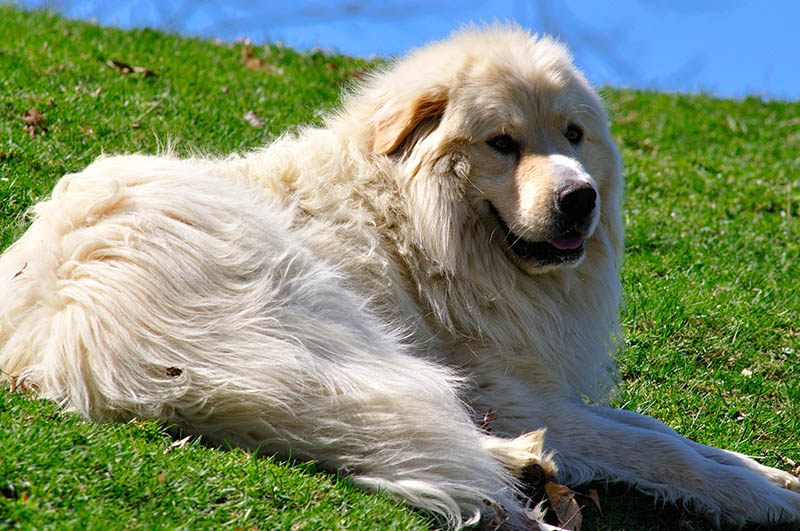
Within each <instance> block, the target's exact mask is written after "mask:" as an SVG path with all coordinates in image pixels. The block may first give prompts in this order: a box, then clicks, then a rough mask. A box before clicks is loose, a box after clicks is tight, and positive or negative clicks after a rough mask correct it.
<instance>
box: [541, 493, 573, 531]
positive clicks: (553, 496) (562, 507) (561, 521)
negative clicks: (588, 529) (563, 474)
mask: <svg viewBox="0 0 800 531" xmlns="http://www.w3.org/2000/svg"><path fill="white" fill-rule="evenodd" d="M544 490H545V492H546V493H547V499H548V500H549V501H550V507H552V508H553V511H554V512H555V513H556V517H557V518H558V525H559V526H561V528H562V529H567V530H570V531H580V528H581V524H582V523H583V517H582V516H581V507H580V506H579V505H578V502H577V501H575V492H573V491H572V490H571V489H570V488H569V487H567V486H565V485H559V484H558V483H553V482H552V481H548V482H547V483H546V484H545V486H544Z"/></svg>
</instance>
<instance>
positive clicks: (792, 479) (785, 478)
mask: <svg viewBox="0 0 800 531" xmlns="http://www.w3.org/2000/svg"><path fill="white" fill-rule="evenodd" d="M758 471H759V472H760V473H761V475H762V476H764V477H765V478H767V479H768V480H769V481H770V483H772V484H773V485H775V486H776V487H780V488H782V489H787V490H791V491H792V492H800V478H797V477H796V476H795V475H794V474H791V473H789V472H784V471H783V470H778V469H777V468H769V467H763V468H761V469H759V470H758Z"/></svg>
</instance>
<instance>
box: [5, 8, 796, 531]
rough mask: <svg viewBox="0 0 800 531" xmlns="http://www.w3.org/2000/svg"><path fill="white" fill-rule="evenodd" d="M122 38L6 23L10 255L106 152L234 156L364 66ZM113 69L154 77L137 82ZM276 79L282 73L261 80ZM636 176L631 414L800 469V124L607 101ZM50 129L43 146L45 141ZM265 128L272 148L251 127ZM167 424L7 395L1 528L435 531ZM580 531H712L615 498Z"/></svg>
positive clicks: (63, 25) (80, 26)
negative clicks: (175, 443) (76, 174)
mask: <svg viewBox="0 0 800 531" xmlns="http://www.w3.org/2000/svg"><path fill="white" fill-rule="evenodd" d="M253 52H254V54H255V56H256V57H257V58H259V59H261V60H262V62H263V65H264V66H263V68H261V69H256V70H254V69H248V68H245V67H243V65H242V60H241V47H240V46H238V45H232V44H214V43H211V42H207V41H202V40H196V39H187V38H181V37H176V36H172V35H165V34H162V33H159V32H156V31H151V30H138V31H119V30H115V29H108V28H98V27H96V26H92V25H89V24H85V23H80V22H73V21H67V20H65V19H63V18H59V17H56V16H53V15H49V14H44V13H23V12H21V11H19V10H16V9H14V8H12V7H9V6H8V5H2V4H0V248H2V247H5V246H6V245H8V244H9V243H10V242H11V241H12V240H13V239H14V237H15V236H16V235H18V234H19V232H20V231H21V230H22V224H21V221H20V216H21V213H22V212H23V211H24V210H25V209H26V208H27V207H28V206H30V205H31V204H32V203H33V202H34V201H35V200H36V199H37V198H41V197H42V196H44V195H45V194H47V192H48V191H49V190H50V189H51V187H52V186H53V184H54V182H55V180H56V179H58V178H59V177H61V176H62V175H64V174H65V173H69V172H72V171H77V170H80V169H81V168H83V167H84V166H86V165H87V164H88V163H89V162H90V161H91V160H92V159H93V158H94V157H96V156H97V155H99V154H100V153H102V152H131V151H144V152H156V151H158V150H159V149H161V148H163V145H164V143H168V142H171V143H174V145H175V149H176V150H177V151H178V152H179V153H187V152H189V151H201V152H207V153H208V152H210V153H226V152H229V151H235V150H239V151H241V150H246V149H249V148H253V147H256V146H259V145H262V144H264V143H266V142H268V141H269V140H270V138H272V137H273V136H274V135H275V134H278V133H280V132H281V131H284V130H286V129H287V128H291V127H292V126H294V125H296V124H300V123H304V122H313V121H315V120H316V119H318V117H319V116H320V111H321V110H322V109H326V108H330V107H331V106H333V105H335V103H336V99H337V95H338V94H339V92H340V90H341V87H342V85H343V84H346V83H349V82H350V81H351V80H352V79H353V77H354V76H358V73H359V72H360V71H361V70H362V69H364V68H368V67H369V65H368V64H367V63H366V62H365V61H362V60H357V59H352V58H345V57H339V56H327V55H323V54H319V53H298V52H294V51H292V50H289V49H286V48H281V47H274V46H272V47H258V48H256V49H254V50H253ZM107 60H117V61H123V62H125V63H128V64H130V65H134V66H143V67H146V68H148V69H150V70H152V71H155V72H157V73H158V75H157V76H150V77H143V76H142V75H141V74H136V73H132V74H123V73H121V72H120V71H119V70H116V69H113V68H111V67H109V66H107V65H106V61H107ZM267 64H268V65H269V66H266V65H267ZM604 96H605V98H606V100H607V102H608V106H609V109H610V112H611V115H612V117H613V119H614V122H615V125H614V129H613V132H614V135H615V137H616V138H617V140H618V143H619V145H620V147H621V149H622V152H623V155H624V157H625V162H626V178H627V183H628V184H627V204H626V220H625V221H626V227H627V248H628V254H627V258H626V263H625V268H624V271H623V277H624V285H625V292H626V308H625V309H624V311H623V325H624V329H625V334H626V336H627V339H628V344H629V347H628V349H627V350H626V351H625V352H623V353H622V355H621V357H620V373H621V376H622V384H621V388H620V391H619V392H618V393H617V395H616V396H615V398H614V402H615V404H616V405H618V406H623V407H626V408H630V409H634V410H637V411H641V412H643V413H646V414H648V415H652V416H654V417H656V418H658V419H660V420H662V421H664V422H666V423H667V424H669V425H671V426H673V427H674V428H676V429H677V430H678V431H679V432H681V433H682V434H683V435H685V436H687V437H690V438H692V439H695V440H698V441H701V442H704V443H708V444H712V445H718V446H723V447H726V448H730V449H733V450H737V451H740V452H744V453H748V454H752V455H756V456H759V459H760V460H761V461H762V462H763V463H765V464H768V465H771V466H779V467H781V468H785V469H791V466H790V465H789V464H788V463H787V461H786V459H795V460H798V461H800V367H798V363H799V360H800V357H798V353H799V352H800V315H798V314H799V313H800V256H798V255H800V243H798V240H800V206H799V205H800V105H797V104H787V103H777V102H763V101H761V100H758V99H748V100H744V101H723V100H715V99H713V98H709V97H706V96H681V95H669V94H658V93H648V92H633V91H619V90H610V89H608V90H605V91H604ZM32 108H36V109H38V110H39V112H40V113H41V114H42V115H43V116H44V118H45V123H44V126H45V127H46V128H47V132H46V133H45V134H42V132H41V130H38V129H37V131H36V134H35V135H34V136H30V135H29V134H28V133H27V132H26V131H25V130H24V126H25V125H26V123H25V122H24V120H23V115H24V114H25V112H26V111H27V110H29V109H32ZM251 110H252V111H254V112H256V113H257V114H258V115H260V116H262V117H264V118H265V119H266V126H265V127H264V128H262V129H258V128H254V127H252V126H250V125H248V124H247V123H246V122H245V120H244V115H245V114H246V113H247V112H248V111H251ZM171 443H172V440H171V439H170V438H169V437H168V436H167V435H165V434H164V432H163V431H162V429H161V428H160V427H159V426H158V425H156V424H153V423H150V422H141V423H133V424H128V425H124V426H109V425H101V426H98V425H94V424H90V423H85V422H83V421H81V420H80V419H78V418H77V417H75V416H74V415H71V414H66V413H61V412H58V411H57V410H56V408H55V407H54V406H53V405H51V404H48V403H44V402H40V401H36V400H33V399H31V398H30V397H28V396H26V395H22V394H18V393H10V392H9V391H8V390H6V389H4V388H3V389H0V528H1V527H5V526H8V527H14V526H18V527H22V528H47V527H58V528H61V527H67V528H85V527H90V528H106V527H112V528H124V527H136V528H139V527H150V528H162V527H169V528H171V527H186V528H210V527H214V528H216V527H228V528H232V529H247V528H250V527H258V528H264V529H274V528H278V529H304V528H305V529H322V528H337V527H338V528H348V529H349V528H364V529H371V528H383V529H393V528H399V529H406V528H420V529H424V528H426V527H429V526H430V521H429V520H426V519H425V517H424V515H420V514H418V513H415V512H413V511H411V510H408V509H406V508H403V507H402V506H400V505H398V504H396V503H394V502H392V501H391V500H387V499H385V498H383V497H381V496H369V495H366V494H364V493H361V492H360V491H358V490H356V489H353V488H352V487H351V486H350V485H349V484H348V483H347V481H345V480H339V479H337V478H334V477H330V476H326V475H323V474H318V473H316V474H315V473H312V471H311V470H310V469H309V467H308V466H303V465H295V466H288V465H285V464H280V463H275V462H273V461H271V460H269V459H262V458H254V457H253V456H252V455H250V454H248V453H244V452H241V451H225V450H218V449H213V448H207V447H205V446H203V445H202V444H198V443H197V442H196V441H194V442H190V443H189V444H187V445H186V446H184V447H183V448H174V449H172V450H171V451H168V452H167V453H164V452H165V450H166V449H167V448H169V447H170V445H171ZM600 499H601V504H603V506H604V515H602V516H600V515H598V514H596V513H592V512H591V511H588V510H587V511H586V513H587V514H586V515H585V521H584V529H598V530H609V531H610V530H632V531H639V530H657V529H658V530H667V529H677V528H678V527H679V526H680V528H681V529H707V528H708V526H707V525H706V524H705V523H704V522H703V521H702V520H699V519H697V518H694V517H692V516H690V515H687V514H686V513H684V512H683V511H682V510H680V509H678V508H675V507H661V506H654V504H653V502H652V500H651V499H649V498H646V497H643V496H639V495H635V494H632V493H630V492H629V491H628V490H627V489H626V488H623V487H618V486H612V487H610V488H609V489H605V487H601V492H600Z"/></svg>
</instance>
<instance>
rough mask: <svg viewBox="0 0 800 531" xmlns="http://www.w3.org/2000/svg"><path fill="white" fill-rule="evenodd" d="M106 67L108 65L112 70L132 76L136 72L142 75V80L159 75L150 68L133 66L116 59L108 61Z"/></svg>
mask: <svg viewBox="0 0 800 531" xmlns="http://www.w3.org/2000/svg"><path fill="white" fill-rule="evenodd" d="M106 65H108V66H109V67H110V68H113V69H114V70H119V71H120V72H122V73H123V74H130V73H133V72H136V73H137V74H142V78H145V77H155V76H157V75H158V72H154V71H153V70H150V69H149V68H145V67H143V66H131V65H129V64H128V63H125V62H123V61H117V60H115V59H107V60H106Z"/></svg>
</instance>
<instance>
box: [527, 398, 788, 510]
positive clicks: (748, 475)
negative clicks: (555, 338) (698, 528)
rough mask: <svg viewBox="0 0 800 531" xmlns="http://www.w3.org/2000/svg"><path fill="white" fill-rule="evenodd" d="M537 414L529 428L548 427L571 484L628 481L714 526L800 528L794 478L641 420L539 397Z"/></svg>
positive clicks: (547, 440) (549, 446) (634, 415)
mask: <svg viewBox="0 0 800 531" xmlns="http://www.w3.org/2000/svg"><path fill="white" fill-rule="evenodd" d="M536 410H537V411H536V414H535V415H534V416H532V418H530V420H531V421H533V422H535V423H536V425H544V426H546V427H547V434H546V437H545V447H546V448H547V449H548V450H554V451H555V452H556V455H555V459H556V462H557V464H558V469H559V478H560V479H561V480H562V481H564V482H566V483H571V484H578V483H583V482H586V481H589V480H593V479H609V480H612V481H623V482H626V483H630V484H633V485H635V486H636V487H637V488H638V489H640V490H642V491H644V492H647V493H651V494H654V495H656V496H658V497H660V498H663V499H666V500H669V501H682V502H689V503H690V504H691V505H692V506H693V507H694V508H695V509H696V510H698V511H700V512H702V513H705V514H706V515H707V516H709V517H710V518H711V519H712V520H715V521H717V522H719V521H724V522H726V523H732V524H737V525H741V524H744V523H745V522H758V523H778V522H792V523H800V494H798V493H797V492H793V490H798V481H797V479H796V478H793V477H792V476H790V475H789V474H786V473H783V472H781V471H778V470H774V469H770V468H768V467H764V466H762V465H759V464H758V463H756V462H754V461H752V460H751V459H749V458H747V457H745V456H743V455H741V454H736V453H733V452H726V451H724V450H719V449H716V448H711V447H708V446H704V445H701V444H698V443H695V442H692V441H689V440H688V439H685V438H683V437H681V436H680V435H678V434H677V433H676V432H675V431H673V430H671V429H670V428H668V427H667V426H665V425H663V424H661V423H660V422H658V421H657V420H655V419H652V418H649V417H646V416H644V415H640V414H638V413H634V412H630V411H621V410H613V409H609V408H605V407H599V406H588V405H585V404H583V403H582V402H579V401H577V400H570V399H563V398H562V399H560V400H546V401H542V400H541V397H539V400H538V402H537V407H536ZM783 487H786V488H783Z"/></svg>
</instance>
